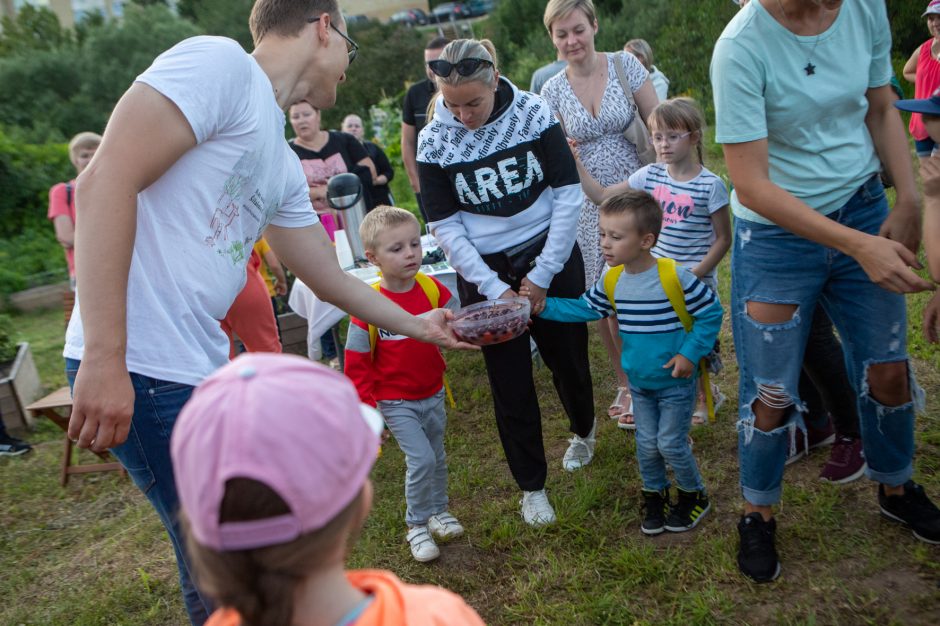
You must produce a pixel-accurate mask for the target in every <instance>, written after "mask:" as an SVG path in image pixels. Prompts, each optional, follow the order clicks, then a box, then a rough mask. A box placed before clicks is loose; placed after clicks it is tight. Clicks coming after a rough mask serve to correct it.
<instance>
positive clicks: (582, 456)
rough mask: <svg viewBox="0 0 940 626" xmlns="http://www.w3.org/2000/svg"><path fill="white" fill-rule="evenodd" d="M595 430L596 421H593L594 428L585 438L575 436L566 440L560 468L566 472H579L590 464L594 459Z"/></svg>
mask: <svg viewBox="0 0 940 626" xmlns="http://www.w3.org/2000/svg"><path fill="white" fill-rule="evenodd" d="M596 430H597V420H594V426H592V427H591V432H590V433H588V436H587V437H583V438H582V437H579V436H578V435H575V436H574V437H572V438H571V439H569V440H568V444H569V445H568V450H566V451H565V457H564V458H563V459H562V461H561V466H562V467H564V468H565V470H566V471H569V472H573V471H575V470H579V469H581V468H582V467H584V466H585V465H588V464H589V463H590V462H591V459H593V458H594V444H595V443H596V442H597V440H596V439H595V438H594V433H595V431H596Z"/></svg>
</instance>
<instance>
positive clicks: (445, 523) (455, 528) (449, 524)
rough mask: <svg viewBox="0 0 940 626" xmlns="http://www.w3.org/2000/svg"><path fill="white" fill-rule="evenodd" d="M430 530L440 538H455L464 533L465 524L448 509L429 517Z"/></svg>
mask: <svg viewBox="0 0 940 626" xmlns="http://www.w3.org/2000/svg"><path fill="white" fill-rule="evenodd" d="M428 530H430V531H431V534H432V535H434V536H435V537H437V538H438V539H445V540H446V539H455V538H457V537H459V536H461V535H462V534H463V526H461V524H460V522H458V521H457V518H456V517H454V516H453V515H451V514H450V513H449V512H448V511H444V512H443V513H438V514H437V515H432V516H431V517H429V518H428Z"/></svg>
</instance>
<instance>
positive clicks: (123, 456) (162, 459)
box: [65, 359, 212, 626]
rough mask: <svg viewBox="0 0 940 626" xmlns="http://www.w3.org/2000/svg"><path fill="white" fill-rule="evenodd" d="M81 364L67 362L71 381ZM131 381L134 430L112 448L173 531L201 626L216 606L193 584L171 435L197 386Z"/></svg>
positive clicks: (188, 598)
mask: <svg viewBox="0 0 940 626" xmlns="http://www.w3.org/2000/svg"><path fill="white" fill-rule="evenodd" d="M79 363H80V362H79V361H76V360H74V359H66V360H65V373H66V376H68V380H69V385H72V386H74V384H75V375H76V374H77V373H78V366H79ZM131 383H132V384H133V385H134V394H135V399H134V418H133V420H132V421H131V429H130V433H129V434H128V435H127V441H125V442H124V443H123V444H121V445H119V446H117V447H116V448H111V453H112V454H113V455H114V456H116V457H117V459H118V460H119V461H120V462H121V465H123V466H124V469H126V470H127V473H128V474H129V475H130V477H131V479H133V481H134V484H136V485H137V487H138V488H139V489H140V490H141V491H143V492H144V495H145V496H147V499H148V500H150V503H151V504H152V505H153V508H154V509H156V510H157V515H159V516H160V521H161V522H163V526H164V527H165V528H166V531H167V533H168V534H169V535H170V541H172V542H173V549H174V550H175V551H176V565H177V567H178V568H179V577H180V586H181V587H182V590H183V601H184V602H185V604H186V611H187V612H188V613H189V619H190V621H191V622H192V623H193V624H194V625H197V626H199V625H201V624H202V623H203V622H205V621H206V620H207V619H208V618H209V613H211V611H212V606H211V603H210V602H209V600H208V598H204V597H203V596H202V595H201V594H200V593H199V591H198V590H197V589H196V586H195V585H194V584H193V579H192V576H191V570H190V565H189V562H188V560H187V558H186V556H185V555H186V552H185V549H184V546H183V537H182V534H181V533H180V525H179V517H178V513H179V498H178V496H177V493H176V483H175V482H174V480H173V465H172V464H171V462H170V434H171V433H172V432H173V426H174V425H175V424H176V417H177V415H179V412H180V410H181V409H182V408H183V405H184V404H186V401H187V400H189V396H190V395H191V394H192V392H193V387H192V386H190V385H184V384H181V383H171V382H167V381H163V380H156V379H154V378H149V377H147V376H141V375H139V374H131Z"/></svg>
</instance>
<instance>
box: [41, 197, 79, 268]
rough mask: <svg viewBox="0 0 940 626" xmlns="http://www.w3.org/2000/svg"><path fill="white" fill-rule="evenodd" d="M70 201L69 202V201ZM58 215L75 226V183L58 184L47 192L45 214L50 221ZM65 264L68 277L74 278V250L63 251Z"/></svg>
mask: <svg viewBox="0 0 940 626" xmlns="http://www.w3.org/2000/svg"><path fill="white" fill-rule="evenodd" d="M69 185H71V187H72V194H71V196H72V197H71V198H69V193H68V189H67V186H69ZM70 200H71V201H70ZM60 215H64V216H66V217H68V218H69V219H70V220H72V226H73V227H74V226H75V181H74V180H73V181H69V182H68V183H59V184H58V185H54V186H53V187H52V189H50V190H49V212H48V213H47V214H46V217H48V218H49V219H50V220H55V218H57V217H59V216H60ZM65 262H66V263H68V265H69V276H73V277H74V276H75V249H74V248H66V249H65Z"/></svg>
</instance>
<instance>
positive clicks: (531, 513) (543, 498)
mask: <svg viewBox="0 0 940 626" xmlns="http://www.w3.org/2000/svg"><path fill="white" fill-rule="evenodd" d="M519 504H521V505H522V519H524V520H525V523H526V524H528V525H529V526H536V527H538V526H547V525H548V524H554V523H555V509H553V508H552V505H551V504H550V503H549V502H548V495H546V493H545V490H544V489H541V490H539V491H523V492H522V500H520V501H519Z"/></svg>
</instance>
